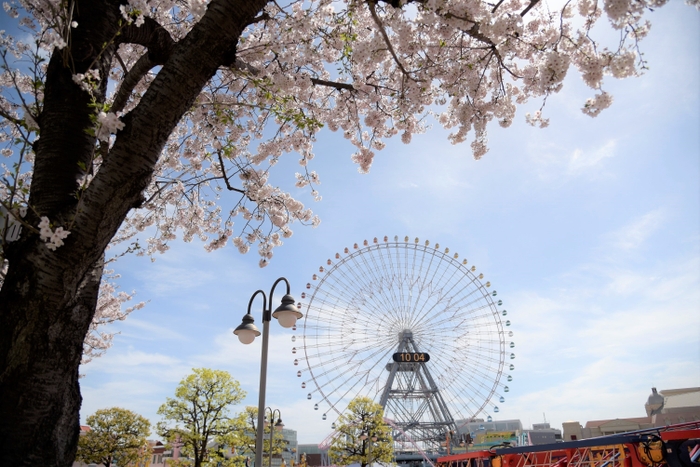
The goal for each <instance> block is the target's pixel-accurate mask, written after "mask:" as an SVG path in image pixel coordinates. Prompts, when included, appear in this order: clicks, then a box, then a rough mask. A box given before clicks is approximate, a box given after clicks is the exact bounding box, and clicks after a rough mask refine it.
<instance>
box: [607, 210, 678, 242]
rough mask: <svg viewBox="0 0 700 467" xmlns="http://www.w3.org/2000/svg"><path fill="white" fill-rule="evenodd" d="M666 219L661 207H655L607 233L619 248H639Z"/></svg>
mask: <svg viewBox="0 0 700 467" xmlns="http://www.w3.org/2000/svg"><path fill="white" fill-rule="evenodd" d="M665 220H666V214H665V212H664V210H663V209H655V210H653V211H650V212H648V213H646V214H644V215H643V216H640V217H638V218H636V219H634V220H632V222H630V223H628V224H627V225H625V226H623V227H622V228H620V229H618V230H616V231H614V232H612V233H610V234H608V236H607V237H608V239H609V241H610V243H611V244H612V246H613V247H615V248H616V249H620V250H633V249H636V248H639V247H640V246H642V245H643V244H644V242H645V241H646V240H647V239H648V238H649V237H650V236H651V235H652V234H653V233H654V232H656V231H657V230H658V229H659V227H660V226H661V225H662V224H663V222H664V221H665Z"/></svg>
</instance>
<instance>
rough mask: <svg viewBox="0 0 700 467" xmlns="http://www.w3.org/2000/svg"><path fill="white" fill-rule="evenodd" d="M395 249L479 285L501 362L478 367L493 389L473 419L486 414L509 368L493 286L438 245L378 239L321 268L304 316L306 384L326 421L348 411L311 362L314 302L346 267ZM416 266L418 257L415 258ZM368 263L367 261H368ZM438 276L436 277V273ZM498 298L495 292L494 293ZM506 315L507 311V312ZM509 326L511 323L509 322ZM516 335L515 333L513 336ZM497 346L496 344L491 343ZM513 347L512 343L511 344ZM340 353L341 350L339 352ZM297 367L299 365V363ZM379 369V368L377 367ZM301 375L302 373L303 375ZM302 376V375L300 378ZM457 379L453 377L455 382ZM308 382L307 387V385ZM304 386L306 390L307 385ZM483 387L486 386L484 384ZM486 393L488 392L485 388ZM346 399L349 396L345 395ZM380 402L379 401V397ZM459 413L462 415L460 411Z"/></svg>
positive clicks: (481, 275) (389, 350) (472, 414)
mask: <svg viewBox="0 0 700 467" xmlns="http://www.w3.org/2000/svg"><path fill="white" fill-rule="evenodd" d="M391 248H394V249H396V250H397V256H398V255H399V253H400V252H399V250H401V252H403V253H404V254H405V255H406V257H408V254H409V252H408V250H413V252H414V253H413V254H414V255H415V254H416V253H415V252H421V253H422V254H423V256H422V257H421V261H423V260H424V259H425V256H426V254H427V255H429V261H430V262H431V264H432V261H437V262H438V265H439V264H441V263H442V262H445V264H448V265H449V266H450V267H457V269H458V270H459V271H460V273H462V274H463V275H464V276H465V277H468V278H469V279H470V282H469V283H470V284H476V289H475V290H473V291H472V292H471V293H472V294H477V293H478V294H480V295H477V298H476V300H486V302H487V306H486V307H485V308H486V312H485V315H484V316H486V314H488V315H490V317H491V318H495V319H494V320H493V323H492V325H493V326H495V328H496V333H495V335H496V336H497V338H498V343H497V344H498V352H497V353H498V355H497V360H496V361H491V362H490V363H489V364H490V365H491V366H490V367H488V368H485V369H483V368H481V367H475V368H477V370H480V373H481V377H483V378H489V379H490V380H491V384H490V387H488V394H487V395H486V396H485V397H481V399H483V402H482V403H480V404H477V405H478V407H476V408H475V409H474V410H473V412H474V413H471V414H469V415H470V416H471V417H473V416H475V415H477V414H479V413H481V412H482V411H484V410H485V408H486V407H487V406H488V405H489V403H490V402H491V399H492V398H493V397H494V395H495V394H496V392H497V390H498V387H499V384H500V383H501V378H502V376H503V373H504V368H505V359H506V338H505V332H504V329H503V323H502V322H501V320H500V315H499V312H498V308H497V305H496V302H494V301H493V300H492V298H491V293H489V292H488V291H487V290H486V289H487V288H488V287H489V286H490V283H489V282H486V284H484V283H482V282H481V279H482V278H483V274H480V275H479V276H477V275H475V274H473V273H474V271H475V269H474V266H472V267H471V268H462V266H463V265H466V260H465V261H464V263H463V264H461V263H460V262H458V261H456V260H457V254H454V256H452V257H451V256H448V253H449V249H445V251H444V252H442V251H441V250H439V244H435V246H434V247H429V244H428V242H425V245H420V244H419V243H418V239H416V241H415V242H413V243H411V242H408V237H406V239H405V240H404V241H403V242H400V241H398V239H397V237H395V238H394V241H393V242H390V241H387V238H386V237H385V239H384V242H383V243H379V242H378V241H377V239H376V238H375V239H374V243H372V244H368V242H367V241H365V242H364V246H362V247H359V246H358V245H357V244H355V245H354V249H353V251H351V250H350V249H349V248H346V249H345V250H344V252H345V255H344V256H341V255H340V254H339V253H336V255H335V258H336V260H337V261H331V260H330V259H329V260H328V261H327V264H328V266H329V268H327V269H326V268H324V267H323V266H321V267H320V268H319V272H320V273H322V275H321V277H318V276H317V275H314V280H317V281H318V282H317V283H316V285H315V286H314V287H313V293H312V294H311V296H310V297H309V299H308V302H307V303H306V311H307V312H306V313H305V316H304V321H303V350H304V360H305V363H306V367H307V370H308V373H309V375H310V378H309V379H307V381H306V382H309V383H311V382H312V383H313V385H315V386H316V390H315V391H314V392H316V391H317V392H318V394H319V395H320V396H321V401H325V402H326V403H327V404H328V410H326V411H324V419H325V416H326V413H327V412H329V411H334V412H336V413H337V414H340V413H341V412H342V410H344V408H345V407H344V406H341V405H342V404H339V401H342V400H343V398H340V399H338V400H337V401H336V402H334V401H333V400H331V397H330V395H331V394H332V393H333V392H334V390H333V388H331V389H326V388H325V386H326V385H327V382H325V381H323V380H322V378H323V377H325V376H326V375H325V373H327V370H326V371H323V370H324V368H323V366H320V367H319V368H318V370H320V371H315V368H316V367H317V366H318V365H314V364H313V363H312V361H311V359H312V357H314V358H315V357H316V356H311V355H310V353H309V348H310V347H309V345H308V344H309V342H308V339H309V337H308V336H307V330H309V328H310V326H309V323H310V321H309V319H310V316H312V313H311V311H312V306H313V304H314V301H315V300H316V299H317V294H319V292H320V291H321V290H323V287H324V285H327V282H328V281H329V280H330V279H332V278H333V277H334V274H338V273H339V271H340V272H342V271H343V268H344V267H346V266H347V267H349V265H351V263H353V261H355V262H357V260H358V259H359V258H361V257H362V256H363V255H366V254H370V253H372V252H376V251H379V250H382V249H391ZM370 259H371V260H372V261H375V260H376V259H375V258H370ZM411 259H412V260H413V261H414V262H415V256H414V257H413V258H411ZM365 262H366V261H365ZM433 274H435V273H433ZM311 288H312V287H311V283H309V284H307V289H311ZM493 295H494V296H495V292H494V293H493ZM497 303H498V306H500V305H501V301H500V300H499V301H498V302H497ZM504 314H505V311H504ZM508 323H509V322H508ZM511 334H512V333H511ZM491 344H493V343H491ZM511 346H512V343H511ZM381 349H384V350H383V351H377V352H375V354H376V353H379V354H381V357H382V358H385V359H386V356H387V355H388V354H390V353H392V351H393V350H394V349H392V348H391V346H387V347H386V348H384V347H380V350H381ZM336 351H337V350H336ZM295 364H296V361H295ZM375 366H376V364H375ZM299 373H301V371H300V372H299ZM299 373H298V375H300V374H299ZM476 373H479V371H476ZM484 373H489V374H484ZM454 378H456V377H453V379H454ZM306 382H305V383H306ZM305 383H303V386H302V387H304V385H305ZM481 385H482V386H483V383H481ZM354 386H355V385H352V386H350V387H349V388H348V389H347V393H348V394H349V393H350V392H351V391H352V390H353V389H354ZM505 388H506V389H505V391H506V392H507V391H508V387H507V386H505ZM483 389H486V388H483ZM310 396H311V393H309V398H310ZM344 396H347V394H345V395H344ZM375 399H376V397H375ZM501 399H503V396H501ZM491 405H492V406H494V407H495V408H496V411H498V407H497V406H495V405H494V404H493V403H492V404H491ZM315 408H318V403H317V404H316V405H315ZM458 412H459V411H458ZM463 418H469V417H463Z"/></svg>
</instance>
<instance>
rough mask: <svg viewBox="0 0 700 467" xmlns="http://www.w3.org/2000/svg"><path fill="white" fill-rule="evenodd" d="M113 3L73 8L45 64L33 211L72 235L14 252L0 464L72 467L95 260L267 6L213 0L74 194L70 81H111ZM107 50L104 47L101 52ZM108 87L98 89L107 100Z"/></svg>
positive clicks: (5, 322) (3, 307)
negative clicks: (66, 36) (79, 77)
mask: <svg viewBox="0 0 700 467" xmlns="http://www.w3.org/2000/svg"><path fill="white" fill-rule="evenodd" d="M120 3H122V2H120V1H119V0H77V1H76V7H75V11H76V14H77V16H76V17H75V20H76V21H77V22H78V24H79V27H78V28H75V29H74V33H73V36H72V39H71V43H69V44H68V47H67V48H66V49H64V50H62V51H59V50H56V51H54V53H53V54H52V57H51V60H50V64H49V69H48V72H47V80H46V83H45V84H46V92H45V101H44V109H43V111H42V114H41V115H40V118H39V125H40V127H41V138H40V139H39V140H38V142H37V144H36V148H35V152H36V156H35V166H34V175H33V180H32V185H31V192H30V212H29V213H28V215H27V218H26V220H27V221H28V222H30V223H31V224H32V225H35V226H36V225H38V222H39V219H40V217H41V216H47V217H48V218H49V219H50V220H51V222H52V223H54V224H55V225H62V226H64V228H66V229H67V230H70V232H71V233H70V235H69V236H68V237H67V238H66V240H65V245H63V246H61V247H59V248H58V249H57V250H56V251H51V250H49V249H48V248H46V245H45V244H44V242H43V241H42V240H41V239H40V238H39V235H38V234H37V233H35V232H31V231H30V230H29V229H27V228H25V229H23V233H22V236H21V238H20V239H19V240H18V241H17V242H14V243H13V244H10V246H9V247H8V248H7V251H6V255H7V258H8V261H9V268H8V272H7V275H6V278H5V282H4V283H3V286H2V290H0V394H2V397H0V465H8V466H10V465H11V466H37V465H41V466H65V467H67V466H70V465H71V464H72V462H73V459H74V457H75V452H76V449H77V440H78V435H79V410H80V403H81V396H80V388H79V383H78V367H79V365H80V358H81V354H82V344H83V340H84V338H85V335H86V333H87V330H88V326H89V324H90V322H91V321H92V318H93V316H94V313H95V306H96V303H97V294H98V291H99V284H100V279H101V276H102V270H103V257H104V251H105V248H106V246H107V245H108V244H109V242H110V240H111V239H112V238H113V236H114V235H115V233H116V232H117V230H118V229H119V227H120V225H121V224H122V222H123V221H124V219H125V218H126V215H127V214H128V212H129V211H130V210H131V209H133V208H134V207H135V206H138V205H140V202H141V197H142V192H143V190H144V189H145V188H146V187H147V186H148V184H149V183H150V182H151V178H152V176H153V173H154V167H155V164H156V162H157V160H158V158H159V157H160V154H161V150H162V148H163V147H164V145H165V143H166V142H167V140H168V137H169V136H170V133H171V132H172V130H173V129H174V127H175V125H177V123H178V121H179V120H180V119H181V118H182V116H183V115H184V113H185V112H186V111H187V110H188V109H189V108H190V107H191V105H192V104H193V103H194V100H195V99H196V97H197V95H198V94H199V93H200V92H201V90H202V88H203V87H204V85H205V84H206V83H207V82H208V81H209V80H210V79H211V77H212V76H213V75H214V74H215V73H216V71H217V69H218V68H219V67H220V66H222V65H223V64H227V63H231V62H232V60H234V59H235V47H236V45H237V42H238V38H239V37H240V35H241V33H242V32H243V30H244V29H245V27H246V26H247V25H248V24H250V23H251V22H252V21H253V18H255V16H256V15H257V14H258V13H260V11H262V8H263V7H264V5H265V4H266V3H267V0H256V1H253V0H212V2H211V3H210V4H209V6H208V9H207V13H206V15H205V16H204V17H203V18H202V19H201V20H200V21H199V23H197V24H196V25H195V26H194V27H193V29H192V30H191V31H190V33H189V34H188V35H187V36H186V37H185V38H184V39H183V40H181V41H180V42H179V43H177V44H175V45H174V46H173V47H172V51H171V52H170V53H169V57H168V58H167V60H165V63H164V64H163V66H162V68H161V70H160V71H159V73H158V76H157V77H156V79H155V80H154V82H153V83H152V84H151V86H150V87H149V89H148V90H147V91H146V93H145V94H144V96H143V97H142V99H141V101H140V103H139V104H138V105H137V106H136V107H135V108H134V109H133V110H132V111H131V112H130V113H129V114H127V115H125V116H124V117H123V118H122V121H123V122H124V123H125V127H124V129H123V130H122V131H120V132H119V133H118V134H117V137H116V140H115V143H114V145H113V147H112V149H111V150H110V151H109V154H108V155H107V156H106V158H105V160H104V162H103V164H102V166H101V167H100V169H99V171H98V172H97V174H95V177H94V178H93V180H92V181H91V183H90V185H89V186H88V187H87V189H85V191H83V192H82V193H78V192H77V190H78V185H77V182H76V179H77V178H79V177H80V176H82V175H84V172H85V171H86V168H87V169H89V167H90V165H91V162H92V159H93V154H94V151H95V143H96V141H95V138H94V136H91V135H90V134H88V133H86V131H85V130H87V129H89V128H91V127H92V123H91V122H92V121H91V116H94V108H93V107H91V106H90V102H91V97H90V96H89V95H88V93H86V92H85V91H83V90H81V89H80V88H79V86H77V85H76V84H75V83H74V82H73V80H72V76H73V75H74V74H76V73H85V72H86V71H87V70H88V69H93V70H99V71H100V76H101V77H105V78H106V77H107V76H108V69H109V66H110V64H111V60H112V55H113V49H114V47H113V46H112V45H110V44H111V43H112V41H113V40H114V37H115V33H116V32H117V28H118V26H117V24H118V19H119V18H120V17H121V15H120V12H119V4H120ZM104 44H108V45H107V47H106V48H104ZM106 86H107V83H106V79H103V80H101V82H100V85H99V87H98V89H97V90H96V91H95V93H94V95H95V99H96V101H97V102H98V103H100V102H102V101H104V98H105V97H104V96H105V91H106Z"/></svg>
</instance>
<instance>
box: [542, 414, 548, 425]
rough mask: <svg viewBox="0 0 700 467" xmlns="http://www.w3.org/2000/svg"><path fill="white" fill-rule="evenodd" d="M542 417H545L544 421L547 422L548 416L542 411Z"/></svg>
mask: <svg viewBox="0 0 700 467" xmlns="http://www.w3.org/2000/svg"><path fill="white" fill-rule="evenodd" d="M542 418H544V422H545V423H547V416H546V415H545V414H544V412H542Z"/></svg>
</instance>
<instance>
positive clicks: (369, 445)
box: [358, 431, 378, 467]
mask: <svg viewBox="0 0 700 467" xmlns="http://www.w3.org/2000/svg"><path fill="white" fill-rule="evenodd" d="M358 438H360V440H361V441H362V452H363V454H366V455H367V463H366V465H368V466H370V467H371V465H372V444H374V443H376V442H377V439H378V438H377V435H376V434H373V435H372V436H370V435H368V434H367V432H366V431H363V432H361V433H360V436H358ZM367 438H369V442H367V444H365V442H366V441H367ZM365 447H366V448H367V449H365Z"/></svg>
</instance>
